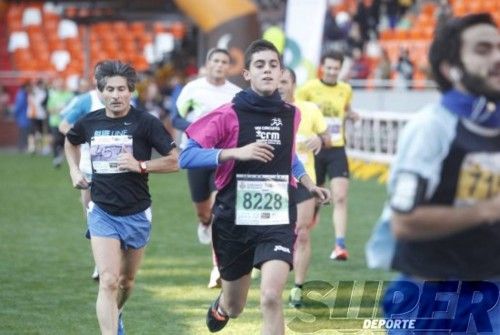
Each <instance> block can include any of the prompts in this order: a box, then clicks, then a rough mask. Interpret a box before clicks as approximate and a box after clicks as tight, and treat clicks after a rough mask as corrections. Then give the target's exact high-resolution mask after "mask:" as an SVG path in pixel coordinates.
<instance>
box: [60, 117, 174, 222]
mask: <svg viewBox="0 0 500 335" xmlns="http://www.w3.org/2000/svg"><path fill="white" fill-rule="evenodd" d="M66 137H67V138H68V140H69V142H71V143H72V144H73V145H79V144H82V143H85V142H87V143H89V144H90V155H91V162H92V187H91V198H92V201H93V202H94V203H96V204H97V205H98V206H99V207H101V208H102V209H104V210H105V211H107V212H109V213H110V214H112V215H119V216H123V215H131V214H135V213H139V212H141V211H143V210H145V209H146V208H148V207H149V206H150V205H151V196H150V194H149V188H148V175H147V174H140V173H137V172H121V171H118V170H117V167H116V158H117V156H118V155H119V154H120V153H122V152H123V151H124V150H126V151H128V152H131V153H132V155H133V156H134V157H135V159H137V160H140V161H145V160H149V159H151V152H152V148H154V149H155V150H156V151H158V153H159V154H160V155H162V156H165V155H167V154H168V153H169V152H170V150H172V148H174V147H175V143H174V141H173V139H172V136H170V134H169V133H168V131H167V130H166V129H165V127H164V126H163V124H162V123H161V122H160V121H159V120H158V119H157V118H155V117H154V116H152V115H150V114H149V113H146V112H143V111H139V110H137V109H135V108H133V107H131V109H130V111H129V112H128V113H127V115H125V116H124V117H121V118H110V117H107V116H106V113H105V110H104V109H101V110H98V111H96V112H93V113H89V114H87V115H85V116H84V117H83V118H81V119H80V120H79V121H78V122H77V123H76V124H75V125H74V126H73V128H72V129H71V130H70V131H69V132H68V133H67V135H66Z"/></svg>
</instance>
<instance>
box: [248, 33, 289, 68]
mask: <svg viewBox="0 0 500 335" xmlns="http://www.w3.org/2000/svg"><path fill="white" fill-rule="evenodd" d="M265 50H271V51H274V52H275V53H276V55H277V56H278V60H279V62H280V65H281V57H280V53H279V51H278V49H277V48H276V46H274V44H272V43H271V42H269V41H266V40H255V41H253V42H252V43H250V45H249V46H248V48H247V49H246V50H245V69H247V70H248V69H249V68H250V63H251V62H252V56H253V54H255V53H257V52H260V51H265Z"/></svg>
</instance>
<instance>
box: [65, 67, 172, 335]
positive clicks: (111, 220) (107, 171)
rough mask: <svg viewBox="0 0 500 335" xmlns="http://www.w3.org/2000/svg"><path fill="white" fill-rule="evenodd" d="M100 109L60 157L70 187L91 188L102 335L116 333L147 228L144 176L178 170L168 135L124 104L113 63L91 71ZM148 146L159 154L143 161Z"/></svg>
mask: <svg viewBox="0 0 500 335" xmlns="http://www.w3.org/2000/svg"><path fill="white" fill-rule="evenodd" d="M95 78H96V81H97V88H98V90H99V91H100V92H101V94H102V98H103V103H104V105H105V108H104V109H102V110H98V111H96V112H94V113H90V114H87V115H86V116H84V117H83V118H82V119H80V120H79V121H78V122H76V124H75V125H74V126H73V128H71V129H70V130H69V132H68V133H67V134H66V137H67V141H66V144H65V151H66V157H67V160H68V164H69V168H70V173H71V180H72V182H73V186H74V187H76V188H80V189H81V188H88V187H90V186H91V198H92V202H91V203H90V204H89V213H88V219H87V220H88V221H87V224H88V234H87V237H89V238H90V240H91V246H92V252H93V254H94V259H95V262H96V265H97V267H98V269H99V277H100V281H99V293H98V295H97V304H96V309H97V318H98V321H99V326H100V329H101V333H102V334H113V335H114V334H117V333H118V334H123V333H124V330H123V323H122V320H121V311H122V308H123V305H124V303H125V301H126V300H127V298H128V296H129V295H130V292H131V289H132V287H133V284H134V280H135V274H136V273H137V270H138V268H139V265H140V262H141V259H142V256H143V254H144V248H145V245H146V244H147V242H148V241H149V236H150V230H151V209H150V206H151V197H150V194H149V189H148V173H167V172H174V171H177V170H178V163H177V156H178V155H177V151H176V149H175V144H174V141H173V140H172V137H171V136H170V134H169V133H168V132H167V131H166V130H165V128H164V127H163V125H162V124H161V122H160V121H159V120H158V119H156V118H155V117H154V116H151V115H150V114H148V113H146V112H143V111H138V110H136V109H134V108H133V107H132V106H130V98H131V94H132V92H133V91H134V87H135V82H136V78H137V76H136V72H135V70H134V69H133V68H132V67H130V66H129V65H126V64H123V63H121V62H119V61H104V62H102V63H99V64H98V65H97V66H96V68H95ZM85 142H87V143H89V144H90V154H91V162H92V175H93V178H92V185H89V183H88V182H87V180H86V179H85V178H84V175H83V173H82V172H81V171H80V169H79V167H78V161H79V159H80V151H79V146H80V144H83V143H85ZM152 148H154V149H155V150H156V151H158V153H159V154H160V155H161V157H160V158H156V159H151V151H152Z"/></svg>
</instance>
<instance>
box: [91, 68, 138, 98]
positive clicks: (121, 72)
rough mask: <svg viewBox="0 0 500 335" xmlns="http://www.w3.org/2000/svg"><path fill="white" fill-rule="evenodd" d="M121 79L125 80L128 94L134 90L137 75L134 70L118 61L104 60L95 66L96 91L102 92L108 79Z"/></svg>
mask: <svg viewBox="0 0 500 335" xmlns="http://www.w3.org/2000/svg"><path fill="white" fill-rule="evenodd" d="M115 76H119V77H123V78H125V79H126V80H127V87H128V90H129V91H130V92H133V91H134V90H135V83H136V82H137V73H136V72H135V69H134V68H133V67H132V66H131V65H129V64H125V63H122V62H120V61H118V60H105V61H102V62H99V63H97V64H96V66H95V68H94V78H95V80H96V82H97V89H98V90H99V91H101V92H102V91H103V90H104V87H105V86H106V82H107V80H108V77H115Z"/></svg>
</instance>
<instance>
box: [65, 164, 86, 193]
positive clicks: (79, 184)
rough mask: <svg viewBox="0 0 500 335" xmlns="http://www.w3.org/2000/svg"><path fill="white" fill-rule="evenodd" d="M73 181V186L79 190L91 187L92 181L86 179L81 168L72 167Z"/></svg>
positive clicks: (70, 171)
mask: <svg viewBox="0 0 500 335" xmlns="http://www.w3.org/2000/svg"><path fill="white" fill-rule="evenodd" d="M69 174H70V176H71V182H72V183H73V187H74V188H76V189H79V190H85V189H87V188H89V187H90V183H89V182H88V181H87V179H85V176H84V175H83V173H82V172H81V171H80V169H70V170H69Z"/></svg>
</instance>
